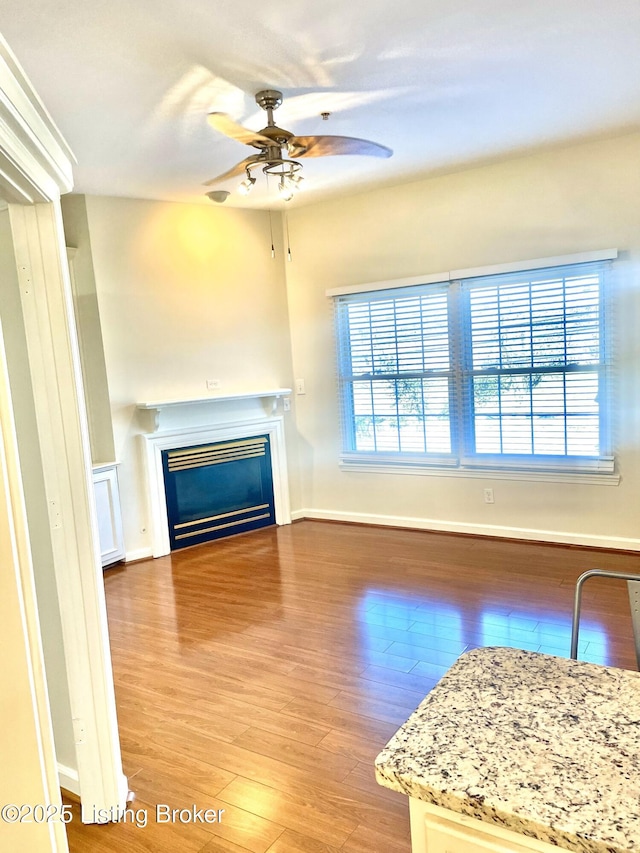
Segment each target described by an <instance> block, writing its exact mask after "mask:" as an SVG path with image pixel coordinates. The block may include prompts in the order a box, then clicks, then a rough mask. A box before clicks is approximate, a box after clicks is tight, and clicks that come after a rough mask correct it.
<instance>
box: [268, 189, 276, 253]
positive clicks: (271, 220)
mask: <svg viewBox="0 0 640 853" xmlns="http://www.w3.org/2000/svg"><path fill="white" fill-rule="evenodd" d="M265 178H266V179H267V198H268V197H269V173H268V172H265ZM271 216H272V214H271V208H269V234H270V236H271V258H272V259H273V258H275V256H276V247H275V246H274V245H273V219H272V218H271Z"/></svg>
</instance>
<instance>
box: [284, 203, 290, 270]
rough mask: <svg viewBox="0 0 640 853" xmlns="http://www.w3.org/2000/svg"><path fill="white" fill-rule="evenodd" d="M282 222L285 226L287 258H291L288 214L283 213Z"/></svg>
mask: <svg viewBox="0 0 640 853" xmlns="http://www.w3.org/2000/svg"><path fill="white" fill-rule="evenodd" d="M284 222H285V226H286V228H287V260H288V261H290V260H291V240H290V239H289V216H288V214H286V213H285V215H284Z"/></svg>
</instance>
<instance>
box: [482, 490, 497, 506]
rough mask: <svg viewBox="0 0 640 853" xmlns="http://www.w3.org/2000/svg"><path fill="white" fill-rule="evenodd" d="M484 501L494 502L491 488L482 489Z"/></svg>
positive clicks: (487, 502)
mask: <svg viewBox="0 0 640 853" xmlns="http://www.w3.org/2000/svg"><path fill="white" fill-rule="evenodd" d="M484 502H485V503H486V504H492V503H495V501H494V499H493V489H485V490H484Z"/></svg>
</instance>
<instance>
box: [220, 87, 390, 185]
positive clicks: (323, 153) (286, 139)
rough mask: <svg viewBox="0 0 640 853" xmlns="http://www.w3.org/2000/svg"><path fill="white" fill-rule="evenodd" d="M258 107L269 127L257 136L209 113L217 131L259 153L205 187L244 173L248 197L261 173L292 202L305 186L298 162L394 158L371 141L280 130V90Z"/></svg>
mask: <svg viewBox="0 0 640 853" xmlns="http://www.w3.org/2000/svg"><path fill="white" fill-rule="evenodd" d="M256 103H257V104H258V106H260V107H262V109H263V110H265V111H266V113H267V126H266V127H264V128H263V129H262V130H260V131H257V132H255V131H252V130H249V129H248V128H246V127H243V126H242V125H241V124H238V123H237V122H235V121H234V120H233V119H232V118H231V117H230V116H228V115H227V114H226V113H217V112H214V113H209V123H210V124H211V126H212V127H213V128H215V129H216V130H218V131H219V132H220V133H224V134H225V136H228V137H230V138H231V139H236V140H238V142H243V143H245V145H251V146H252V147H253V148H257V149H258V151H259V153H258V154H252V155H251V156H250V157H247V158H246V159H244V160H242V161H241V162H240V163H237V164H236V165H235V166H234V167H233V168H232V169H229V170H228V171H227V172H224V173H223V174H221V175H218V176H217V177H215V178H212V179H211V180H210V181H207V183H206V184H205V186H207V187H208V186H212V185H213V184H218V183H222V182H223V181H227V180H229V179H230V178H233V177H236V176H238V175H241V174H242V173H243V172H244V174H245V178H244V180H243V181H242V183H241V184H240V186H239V187H238V192H240V193H241V194H243V195H248V193H250V192H251V190H252V189H253V187H254V185H255V183H256V178H255V177H254V176H253V174H252V172H253V171H254V170H255V171H258V170H260V171H262V173H263V174H264V175H265V176H266V177H267V182H268V179H269V176H272V177H276V178H277V179H278V193H279V195H280V198H282V199H283V200H284V201H291V199H292V198H293V197H294V195H295V193H296V192H297V191H298V190H299V189H300V184H301V182H302V175H300V174H299V173H300V171H301V169H302V164H301V163H299V162H298V159H297V158H301V157H327V156H331V155H335V154H360V155H365V156H369V157H391V155H392V154H393V151H392V150H391V149H390V148H387V147H386V146H384V145H379V144H378V143H377V142H370V141H369V140H367V139H357V138H355V137H351V136H295V135H294V134H293V133H292V132H291V131H290V130H284V128H281V127H278V126H277V124H276V123H275V121H274V120H273V111H274V110H277V109H278V107H279V106H280V104H281V103H282V92H279V91H278V90H277V89H263V90H262V91H260V92H258V93H257V95H256ZM325 115H326V116H327V117H328V114H325V113H323V114H322V117H323V119H324V118H325ZM294 158H296V159H294ZM214 195H215V193H214V192H208V193H207V196H208V197H209V198H210V199H212V201H219V199H218V198H214ZM227 195H228V193H227ZM222 201H224V199H222Z"/></svg>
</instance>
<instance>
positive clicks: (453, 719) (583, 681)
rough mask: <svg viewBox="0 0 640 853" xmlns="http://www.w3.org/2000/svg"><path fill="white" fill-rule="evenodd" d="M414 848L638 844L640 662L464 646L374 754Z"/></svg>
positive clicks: (592, 849) (622, 850) (417, 851)
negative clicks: (403, 802) (406, 811)
mask: <svg viewBox="0 0 640 853" xmlns="http://www.w3.org/2000/svg"><path fill="white" fill-rule="evenodd" d="M376 777H377V780H378V782H379V783H380V784H381V785H384V786H386V787H388V788H391V789H393V790H396V791H400V792H401V793H404V794H407V795H408V796H409V797H410V811H411V838H412V850H413V853H425V851H427V850H428V851H429V853H470V851H472V853H480V851H485V853H486V851H488V850H493V851H518V853H524V851H531V850H535V851H539V853H545V851H546V852H547V853H548V851H550V850H551V849H552V848H553V847H555V848H556V849H557V848H558V847H562V848H566V849H568V850H573V851H576V853H627V852H628V851H633V853H640V673H637V672H629V671H627V670H621V669H614V668H613V667H605V666H600V665H597V664H591V663H585V662H582V661H574V660H568V659H565V658H560V657H553V656H551V655H543V654H540V653H538V652H525V651H521V650H519V649H511V648H482V649H474V650H473V651H470V652H466V653H465V654H463V655H462V656H461V657H460V658H459V660H458V661H457V662H456V663H455V664H454V665H453V667H452V668H451V669H450V670H449V672H448V673H447V674H446V675H445V676H444V677H443V678H442V680H441V681H440V682H439V684H438V685H437V686H436V687H435V688H434V689H433V690H432V691H431V693H429V695H428V696H427V697H426V699H425V700H424V701H423V702H422V703H421V704H420V706H419V707H418V709H417V710H416V711H415V712H414V713H413V714H412V715H411V717H410V718H409V719H408V721H407V722H406V723H405V724H404V725H403V726H402V727H401V728H400V729H399V730H398V732H397V733H396V734H395V735H394V736H393V738H392V739H391V740H390V741H389V743H388V744H387V746H386V747H385V748H384V749H383V751H382V752H381V753H380V755H379V756H378V758H377V759H376Z"/></svg>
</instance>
